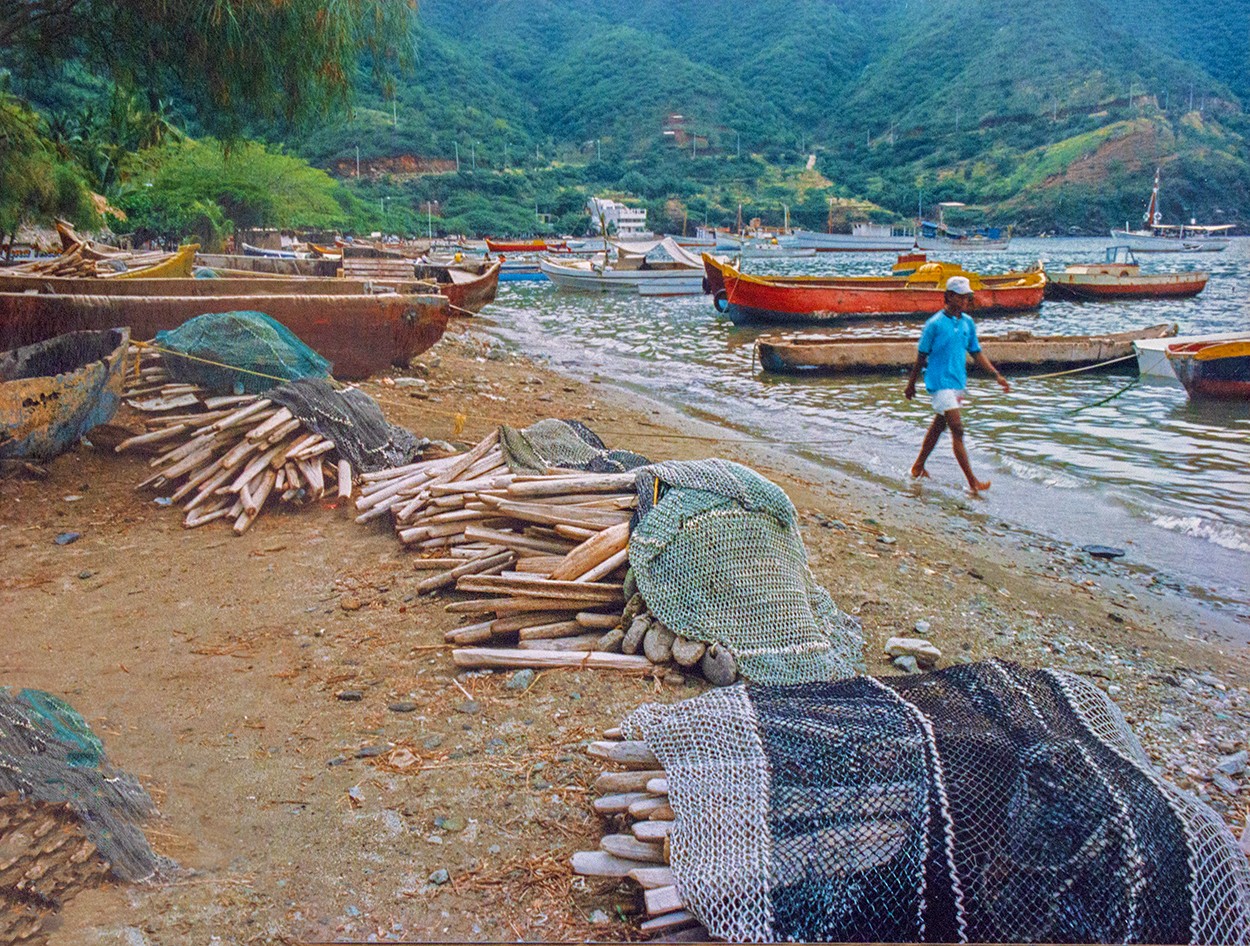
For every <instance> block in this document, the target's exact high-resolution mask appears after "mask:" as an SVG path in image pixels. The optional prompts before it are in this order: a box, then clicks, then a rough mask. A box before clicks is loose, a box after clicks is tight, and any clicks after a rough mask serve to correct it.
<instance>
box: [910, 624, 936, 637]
mask: <svg viewBox="0 0 1250 946" xmlns="http://www.w3.org/2000/svg"><path fill="white" fill-rule="evenodd" d="M932 628H933V625H932V624H930V623H929V622H928V621H917V622H916V625H915V628H914V630H915V632H916V633H917V634H919V635H920V636H921V637H927V636H928V635H929V631H930V630H931V629H932Z"/></svg>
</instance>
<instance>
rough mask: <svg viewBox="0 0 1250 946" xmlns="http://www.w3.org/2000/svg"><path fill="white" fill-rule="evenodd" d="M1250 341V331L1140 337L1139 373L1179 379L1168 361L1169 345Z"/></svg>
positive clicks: (1135, 347) (1136, 346)
mask: <svg viewBox="0 0 1250 946" xmlns="http://www.w3.org/2000/svg"><path fill="white" fill-rule="evenodd" d="M1232 341H1246V342H1250V332H1245V331H1242V332H1217V333H1214V334H1210V335H1178V336H1177V337H1176V338H1139V339H1137V340H1136V341H1134V342H1133V350H1134V351H1135V352H1136V353H1137V373H1138V374H1140V375H1141V376H1142V377H1143V378H1145V377H1154V378H1171V379H1172V380H1173V381H1175V380H1177V378H1176V372H1175V371H1173V370H1172V364H1171V362H1169V361H1168V346H1169V345H1189V344H1193V343H1195V342H1232Z"/></svg>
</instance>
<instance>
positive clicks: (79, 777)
mask: <svg viewBox="0 0 1250 946" xmlns="http://www.w3.org/2000/svg"><path fill="white" fill-rule="evenodd" d="M11 792H18V793H20V794H21V795H22V797H24V798H30V799H34V800H35V801H40V802H47V803H51V804H68V805H69V806H70V808H71V809H72V810H73V811H74V813H75V814H76V815H77V817H78V819H79V820H80V822H81V824H82V828H83V832H84V834H86V836H87V837H88V838H89V839H90V840H91V841H92V843H94V844H95V846H96V847H97V848H98V849H99V851H100V853H101V854H102V855H103V856H104V857H105V858H106V859H107V860H108V861H109V863H110V864H111V865H112V870H113V873H114V874H115V875H116V876H117V877H118V878H119V879H121V880H128V881H138V880H146V879H147V878H149V877H151V876H152V875H153V874H154V873H155V872H156V870H157V868H158V867H159V866H160V862H159V859H158V857H157V856H156V855H155V854H154V853H153V852H152V849H151V848H150V847H149V846H148V842H147V839H146V838H145V837H144V836H143V832H142V830H140V828H139V822H140V821H141V820H142V819H143V818H145V817H147V816H148V815H151V814H153V813H154V812H155V810H156V808H155V806H154V805H153V804H152V799H151V798H150V797H149V796H148V793H147V792H145V791H144V790H143V787H142V786H141V785H140V784H139V782H138V780H136V779H135V778H134V776H131V775H127V774H126V773H125V772H119V771H117V770H116V769H114V768H113V767H112V766H111V765H110V764H109V762H108V759H107V758H106V757H105V755H104V747H103V745H101V743H100V740H99V739H98V738H97V737H96V736H95V734H94V733H93V732H92V731H91V727H89V726H88V725H87V722H86V720H84V719H83V718H82V717H81V716H80V715H78V713H76V712H75V711H74V710H73V708H72V707H71V706H70V705H69V704H68V703H66V702H64V701H63V700H59V699H57V698H56V697H55V696H52V695H51V694H49V693H44V692H43V691H42V690H13V689H10V688H8V687H0V795H7V794H9V793H11Z"/></svg>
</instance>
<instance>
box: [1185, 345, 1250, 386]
mask: <svg viewBox="0 0 1250 946" xmlns="http://www.w3.org/2000/svg"><path fill="white" fill-rule="evenodd" d="M1167 355H1168V363H1169V364H1171V366H1172V370H1173V371H1175V372H1176V377H1177V378H1179V379H1180V382H1181V384H1183V385H1185V391H1186V393H1188V394H1189V397H1190V398H1191V399H1195V400H1196V399H1212V400H1221V401H1250V341H1245V340H1242V341H1231V342H1189V343H1181V344H1177V345H1169V346H1168V351H1167Z"/></svg>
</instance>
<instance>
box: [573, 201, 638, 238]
mask: <svg viewBox="0 0 1250 946" xmlns="http://www.w3.org/2000/svg"><path fill="white" fill-rule="evenodd" d="M586 210H587V212H588V213H589V214H590V226H591V230H592V231H594V232H595V233H599V232H600V228H601V226H606V227H607V228H608V229H609V230H615V232H616V235H617V236H618V237H619V238H620V239H622V240H629V239H636V238H639V237H647V236H650V231H648V230H647V211H646V208H645V207H644V208H637V207H626V206H625V205H624V204H622V203H621V202H620V201H616V200H610V199H609V198H607V197H592V198H590V200H588V201H586Z"/></svg>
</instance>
